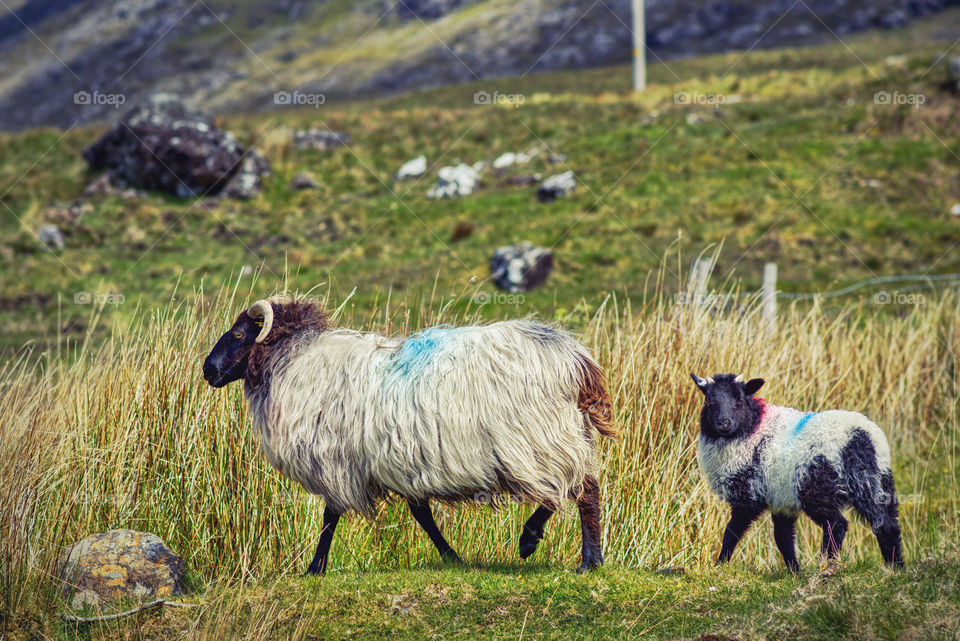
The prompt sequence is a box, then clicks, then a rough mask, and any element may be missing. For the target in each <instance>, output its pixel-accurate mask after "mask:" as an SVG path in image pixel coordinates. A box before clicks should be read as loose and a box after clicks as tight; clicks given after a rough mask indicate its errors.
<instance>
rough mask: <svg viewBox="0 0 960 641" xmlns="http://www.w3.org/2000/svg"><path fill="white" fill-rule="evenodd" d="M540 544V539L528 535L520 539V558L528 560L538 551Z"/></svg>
mask: <svg viewBox="0 0 960 641" xmlns="http://www.w3.org/2000/svg"><path fill="white" fill-rule="evenodd" d="M539 544H540V539H538V538H536V537H534V536H530V537H528V536H527V535H526V534H524V535H523V536H521V537H520V558H521V559H526V558H527V557H529V556H530V555H531V554H533V553H534V552H536V551H537V546H538V545H539Z"/></svg>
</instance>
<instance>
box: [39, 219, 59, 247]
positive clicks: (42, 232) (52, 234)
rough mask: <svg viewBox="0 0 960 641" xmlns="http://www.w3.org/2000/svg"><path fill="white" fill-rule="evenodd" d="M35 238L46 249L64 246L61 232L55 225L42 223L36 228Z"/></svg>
mask: <svg viewBox="0 0 960 641" xmlns="http://www.w3.org/2000/svg"><path fill="white" fill-rule="evenodd" d="M37 240H39V241H40V244H41V245H43V248H44V249H45V250H47V251H53V250H54V249H63V247H64V241H63V232H62V231H60V229H59V228H58V227H57V226H56V225H42V226H41V227H40V229H38V230H37Z"/></svg>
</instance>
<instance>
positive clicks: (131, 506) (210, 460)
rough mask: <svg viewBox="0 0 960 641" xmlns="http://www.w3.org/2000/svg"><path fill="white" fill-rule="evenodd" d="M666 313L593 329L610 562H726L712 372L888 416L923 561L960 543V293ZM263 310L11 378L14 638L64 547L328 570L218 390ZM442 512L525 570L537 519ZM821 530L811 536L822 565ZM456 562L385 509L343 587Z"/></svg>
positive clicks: (567, 547) (46, 595)
mask: <svg viewBox="0 0 960 641" xmlns="http://www.w3.org/2000/svg"><path fill="white" fill-rule="evenodd" d="M652 300H653V302H650V303H648V304H645V305H644V306H643V308H642V309H639V310H633V309H631V308H630V307H629V306H626V307H618V305H617V301H616V300H615V299H610V300H608V301H607V302H606V303H604V304H603V305H601V306H600V307H599V308H598V309H594V310H591V311H590V313H589V314H587V315H585V316H584V317H586V318H588V320H586V321H583V322H580V323H579V324H578V326H576V327H573V329H574V330H576V331H579V333H580V334H581V335H582V337H583V340H584V341H585V342H586V343H587V344H588V345H590V346H591V347H592V348H593V349H595V351H596V353H597V355H598V357H599V360H600V361H601V363H602V364H603V365H604V366H605V367H606V369H607V372H608V376H609V384H610V387H611V389H612V392H613V398H614V404H615V410H616V423H617V425H618V427H619V429H620V431H621V439H620V440H619V441H618V442H615V443H614V442H610V443H606V444H605V445H604V446H603V451H602V469H603V472H602V475H601V483H602V492H603V510H604V513H603V522H604V528H605V529H604V538H605V546H606V559H607V562H608V563H610V564H621V565H628V566H639V567H651V566H660V565H665V564H683V565H694V566H699V565H703V564H706V563H710V562H711V561H712V559H713V557H714V555H715V554H716V551H717V547H718V543H719V539H720V535H721V531H722V527H723V524H724V517H725V514H726V510H725V507H724V506H723V505H722V504H720V503H718V502H717V501H715V500H712V499H711V498H710V497H709V494H708V492H707V490H706V487H705V485H704V483H703V481H702V479H701V475H700V473H699V470H698V469H697V467H696V459H695V452H696V434H697V416H698V412H699V401H700V399H699V394H698V393H697V392H696V390H695V388H694V386H693V384H692V383H691V381H690V379H689V376H688V373H689V372H691V371H694V372H698V373H700V374H711V373H717V372H725V371H731V372H743V373H745V374H747V375H748V376H763V377H765V378H766V379H767V381H768V383H767V386H766V387H765V388H764V390H763V394H764V395H765V396H766V397H767V398H768V400H770V401H772V402H776V403H779V404H789V405H793V406H796V407H801V408H804V409H809V410H818V409H825V408H830V407H844V408H848V409H854V410H859V411H862V412H864V413H866V414H868V415H869V416H870V417H871V418H873V419H874V420H875V421H877V422H878V423H879V424H880V425H882V426H883V427H884V428H885V430H886V431H887V433H888V435H889V437H890V440H891V442H892V445H893V448H894V456H895V459H896V474H897V480H898V483H899V488H900V491H901V493H902V494H904V495H906V496H907V499H908V500H907V501H906V502H905V505H904V507H903V525H904V535H905V544H906V553H907V555H908V558H909V557H911V556H914V555H916V554H918V553H920V551H921V549H923V548H928V547H937V546H942V545H951V546H956V541H957V534H956V532H955V531H953V529H952V527H951V522H953V523H955V522H956V518H957V517H958V516H960V503H958V498H957V497H958V492H957V489H958V487H960V485H958V481H957V464H956V463H957V461H956V455H957V446H958V429H957V414H956V399H957V380H956V375H957V369H956V364H957V355H958V349H960V329H958V325H957V322H956V319H957V317H958V312H960V300H958V299H957V297H956V296H954V295H952V294H949V293H948V294H944V295H942V296H940V297H937V298H936V299H928V300H927V302H926V303H925V304H923V305H921V306H917V307H915V308H913V309H911V310H909V311H907V312H906V313H904V314H902V315H895V314H889V313H884V314H880V313H877V310H876V309H874V308H871V306H852V307H850V308H848V309H846V310H845V311H840V312H831V313H825V312H824V311H823V310H821V309H820V308H818V307H817V306H813V307H796V308H792V309H782V310H781V315H780V318H779V320H778V324H777V326H776V327H775V328H770V327H768V326H766V325H764V323H763V321H762V319H761V318H760V316H759V313H758V310H757V306H756V305H753V304H749V303H748V304H745V305H743V306H741V307H739V308H737V309H726V310H724V309H716V308H714V309H711V308H700V307H694V306H678V305H674V304H672V303H671V302H670V301H666V300H664V299H662V298H660V297H656V296H655V297H653V298H652ZM204 301H206V302H204ZM244 304H245V301H244V300H243V297H242V296H240V295H238V294H237V293H236V291H235V290H229V289H225V290H223V291H221V292H219V293H217V294H216V295H214V296H203V295H202V293H200V294H198V295H196V296H194V297H193V298H192V302H189V303H181V304H173V303H172V304H171V305H170V306H169V307H168V308H166V309H163V310H159V311H154V312H152V313H149V314H147V313H141V314H138V315H137V318H138V319H139V320H138V321H136V322H134V323H132V324H130V325H127V326H123V327H116V328H114V329H113V331H112V333H111V338H110V339H109V340H108V341H107V342H105V343H103V344H101V345H99V346H93V345H81V346H79V347H76V348H72V349H64V350H63V351H62V352H61V353H54V354H50V355H46V356H44V357H42V358H39V359H38V358H37V357H36V356H34V355H29V354H25V355H24V356H23V357H22V358H19V359H18V360H15V361H13V362H10V363H7V364H6V365H4V366H3V368H2V369H0V416H2V417H3V418H2V429H0V461H2V464H0V537H2V549H0V617H2V618H3V621H2V622H0V623H3V624H4V625H10V624H11V622H12V621H14V620H15V619H16V618H17V617H18V616H21V615H23V613H24V612H27V611H30V610H31V609H32V608H35V607H36V606H37V605H38V604H39V605H40V606H41V607H53V605H54V604H55V600H54V596H53V595H54V594H55V592H54V590H53V587H52V586H53V585H54V584H53V581H52V580H51V577H52V573H53V568H54V563H55V558H56V555H57V551H58V549H59V548H60V546H61V545H64V544H67V543H69V542H72V541H74V540H77V539H79V538H81V537H83V536H86V535H88V534H91V533H94V532H99V531H104V530H108V529H112V528H121V527H124V528H134V529H138V530H147V531H151V532H154V533H156V534H158V535H159V536H161V537H162V538H163V539H164V540H165V541H167V543H168V544H169V545H171V546H172V547H173V548H174V549H175V550H176V551H178V552H179V553H180V554H182V555H183V556H184V557H185V559H186V563H187V567H188V568H189V569H190V571H191V573H192V575H193V577H194V580H195V581H196V582H199V583H204V582H206V581H212V580H214V579H224V578H227V579H238V580H239V579H242V580H249V579H258V578H260V577H263V576H265V575H274V574H283V573H293V572H301V571H302V570H303V569H304V568H305V567H306V565H307V563H308V561H309V560H310V558H311V555H312V552H313V546H314V544H315V543H316V539H317V537H318V534H319V531H320V526H321V521H320V517H321V511H322V510H321V507H322V504H321V502H320V500H319V499H316V498H314V497H310V496H308V495H307V494H306V493H305V492H304V491H303V490H301V489H300V488H299V487H297V486H295V485H293V484H291V483H289V482H287V481H285V480H284V479H282V478H280V476H279V475H278V474H277V473H276V472H275V471H273V470H272V469H270V468H269V467H268V465H267V464H266V463H265V461H264V459H263V457H262V455H261V454H260V452H259V443H258V441H257V439H256V438H255V436H254V435H253V434H252V433H251V430H250V429H249V425H248V420H247V417H246V408H245V405H244V402H243V400H242V397H241V389H240V386H239V385H234V386H231V387H228V388H226V389H222V390H214V389H211V388H210V387H208V386H207V385H206V384H205V383H204V382H203V380H202V378H201V376H200V363H201V360H202V358H203V356H204V355H205V354H206V352H207V351H208V350H209V348H210V347H211V346H212V344H213V342H214V341H215V339H216V337H217V336H218V335H219V334H220V333H221V332H222V331H224V329H225V328H226V327H227V326H229V325H230V323H231V322H232V320H233V318H234V316H235V314H236V313H237V311H238V310H239V309H241V308H242V307H243V306H244ZM337 316H338V320H337V322H338V323H339V324H342V325H349V326H353V327H362V328H369V329H375V330H377V331H382V332H386V333H397V334H402V333H406V332H410V331H413V330H415V329H417V328H419V327H423V326H428V325H432V324H437V323H441V322H448V323H455V324H459V323H464V322H471V321H472V320H473V319H474V318H475V310H472V309H471V308H470V307H469V305H467V306H464V305H455V304H453V302H451V301H448V302H447V303H446V304H443V303H442V302H441V301H437V300H436V298H435V296H427V297H425V299H423V300H418V301H416V302H415V303H413V304H411V305H409V306H408V305H404V304H396V303H395V302H394V301H389V300H388V301H385V302H383V303H381V304H378V305H377V306H376V308H375V309H372V310H356V309H353V308H351V307H350V306H349V305H346V306H343V307H341V308H340V309H339V310H338V313H337ZM94 320H95V319H94ZM918 496H919V498H918ZM436 509H437V513H438V521H439V523H440V526H441V528H442V529H443V530H444V531H445V533H446V535H447V537H448V539H449V540H450V541H451V542H452V543H453V545H454V547H455V548H456V549H458V550H459V551H460V552H461V554H462V556H464V557H465V558H466V559H468V560H469V561H476V562H479V563H486V562H491V561H499V562H516V561H518V558H517V554H516V549H515V548H516V544H517V537H518V535H519V533H520V528H521V524H522V522H523V519H524V518H525V517H526V516H527V515H528V514H529V511H530V508H529V507H524V506H516V505H508V506H507V507H505V508H503V509H500V510H497V511H492V510H489V509H488V508H485V507H478V506H464V507H460V508H456V509H451V508H447V507H444V506H437V508H436ZM767 529H768V525H763V526H760V527H758V528H756V530H755V531H754V532H753V533H752V534H751V535H750V536H749V537H748V539H747V540H746V541H745V543H744V545H743V547H742V548H741V550H740V551H739V552H738V559H741V560H742V561H743V562H746V563H750V564H753V565H756V566H759V567H779V563H780V562H779V559H778V557H777V554H776V551H775V548H774V546H773V544H772V540H771V537H770V536H769V535H768V532H767ZM815 537H816V532H815V531H814V528H813V527H812V526H810V525H809V524H807V525H804V526H803V528H802V530H801V551H802V552H803V553H804V556H805V557H806V558H807V560H808V561H809V559H810V557H811V556H812V554H813V552H814V550H815V549H817V548H818V545H817V542H816V540H815ZM848 542H849V543H848V546H847V550H846V552H845V555H847V556H848V557H853V558H864V557H870V558H873V559H875V560H876V562H879V555H878V553H877V551H876V546H875V543H874V542H873V541H872V540H871V537H870V535H869V532H868V530H867V528H864V527H853V528H852V530H851V536H850V538H849V539H848ZM578 556H579V525H578V522H577V519H576V517H575V516H574V514H572V513H571V514H569V515H566V516H565V517H562V518H557V519H555V520H554V521H553V522H551V524H550V525H549V526H548V532H547V537H546V538H545V540H544V542H543V544H542V545H541V548H540V550H539V551H538V556H537V557H535V560H534V561H533V562H540V563H543V562H554V563H562V564H566V565H568V566H573V565H574V564H575V563H576V561H577V558H578ZM435 559H436V554H435V552H434V550H433V548H432V545H431V544H430V542H429V541H428V539H427V537H426V536H425V535H423V533H422V532H420V531H419V530H418V529H417V528H416V526H415V524H414V523H413V520H412V518H411V517H410V516H409V513H408V512H407V511H406V510H405V508H404V507H403V505H402V504H400V503H394V504H385V505H383V506H382V507H381V509H380V511H379V513H378V515H377V518H376V520H375V522H373V523H368V522H365V521H363V520H361V519H359V518H349V519H347V520H346V521H345V522H342V525H341V527H340V529H339V530H338V532H337V537H336V541H335V544H334V548H333V553H332V558H331V573H333V574H336V573H342V572H351V571H356V570H364V569H368V568H378V567H388V568H391V567H392V568H396V567H409V566H416V565H423V564H427V563H432V562H434V561H435Z"/></svg>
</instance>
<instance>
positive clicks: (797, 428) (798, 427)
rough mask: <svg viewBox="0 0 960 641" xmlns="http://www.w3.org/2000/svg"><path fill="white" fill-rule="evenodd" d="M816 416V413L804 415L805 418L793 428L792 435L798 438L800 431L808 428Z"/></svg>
mask: <svg viewBox="0 0 960 641" xmlns="http://www.w3.org/2000/svg"><path fill="white" fill-rule="evenodd" d="M816 415H817V413H816V412H807V413H806V414H804V415H803V418H801V419H800V420H799V421H797V424H796V425H794V426H793V434H792V436H796V435H797V434H799V433H800V430H802V429H803V428H804V426H806V424H807V423H808V422H810V419H811V418H813V417H814V416H816Z"/></svg>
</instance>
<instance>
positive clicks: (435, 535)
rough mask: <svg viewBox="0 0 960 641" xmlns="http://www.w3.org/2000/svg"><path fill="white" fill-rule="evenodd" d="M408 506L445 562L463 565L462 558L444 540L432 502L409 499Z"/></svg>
mask: <svg viewBox="0 0 960 641" xmlns="http://www.w3.org/2000/svg"><path fill="white" fill-rule="evenodd" d="M407 504H408V505H409V506H410V512H411V513H412V514H413V518H415V519H416V520H417V523H419V524H420V527H422V528H423V529H424V531H425V532H426V533H427V536H429V537H430V540H431V541H433V544H434V545H435V546H436V547H437V551H438V552H439V553H440V556H441V558H443V560H444V561H453V562H455V563H463V561H462V560H461V559H460V557H459V556H457V553H456V552H454V551H453V548H452V547H450V544H449V543H447V540H446V539H445V538H443V534H441V533H440V528H438V527H437V522H436V521H434V520H433V511H431V510H430V502H429V501H428V500H423V501H415V500H413V499H407Z"/></svg>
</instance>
